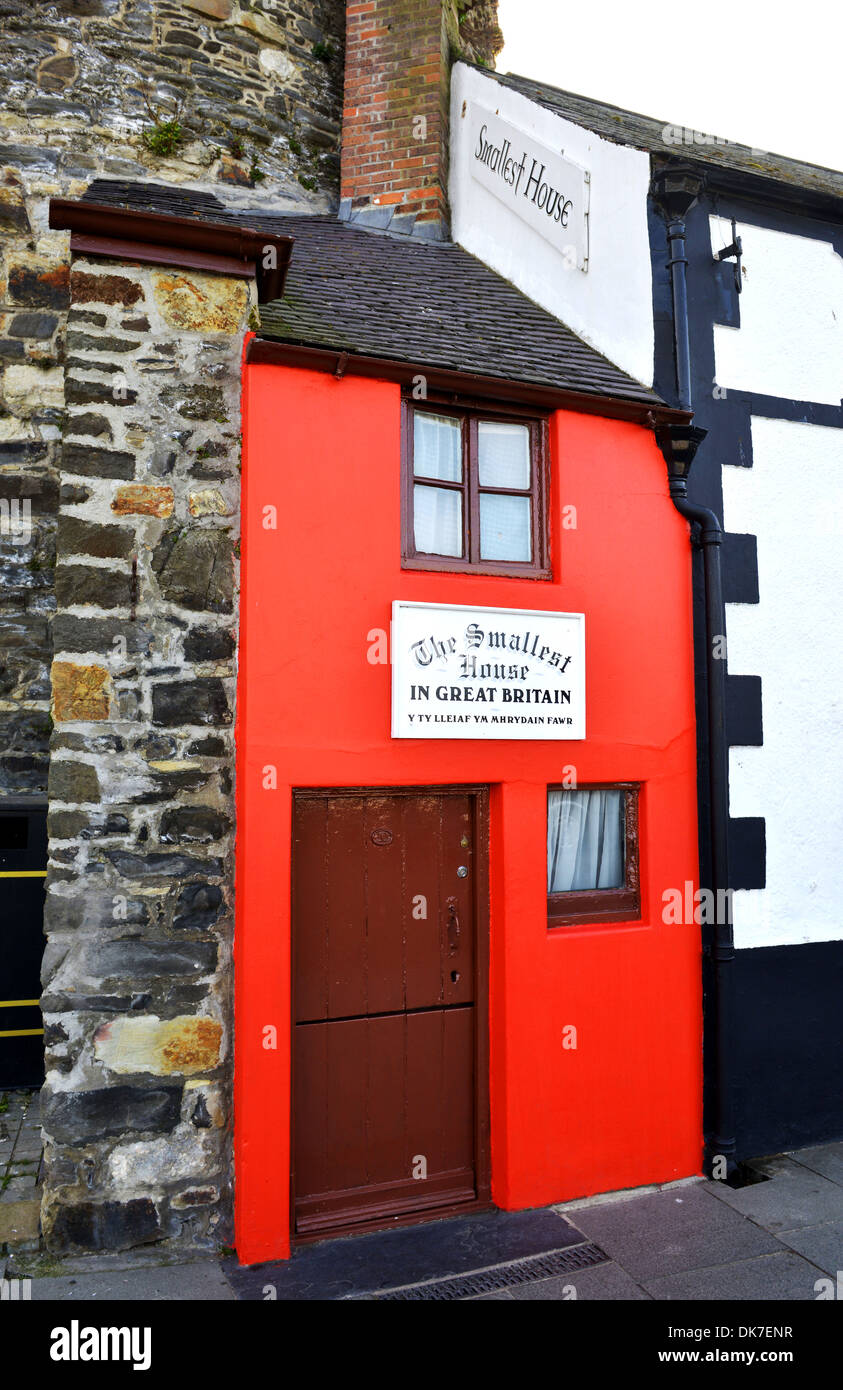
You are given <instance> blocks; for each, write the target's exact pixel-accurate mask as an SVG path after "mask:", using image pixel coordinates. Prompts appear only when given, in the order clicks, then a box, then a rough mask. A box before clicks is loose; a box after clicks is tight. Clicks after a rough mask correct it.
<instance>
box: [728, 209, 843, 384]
mask: <svg viewBox="0 0 843 1390" xmlns="http://www.w3.org/2000/svg"><path fill="white" fill-rule="evenodd" d="M710 225H711V245H712V250H713V251H717V250H719V249H720V248H721V247H723V246H728V245H729V243H730V242H731V240H732V226H731V222H727V221H725V219H723V218H719V217H712V218H711V219H710ZM737 231H738V235H739V236H740V238H741V240H742V242H743V264H744V266H745V268H746V275H745V276H744V277H743V292H742V294H741V298H740V320H741V325H740V328H727V327H725V326H724V325H722V324H715V325H714V349H715V354H716V358H717V383H718V385H719V386H725V387H727V388H728V387H730V386H731V387H732V389H733V390H735V391H754V392H757V393H758V394H761V395H765V396H784V397H786V398H787V399H789V400H796V401H817V402H820V403H822V404H825V405H840V401H841V397H843V258H841V257H840V256H838V255H837V253H836V252H835V250H834V248H833V247H832V246H831V244H830V243H829V242H827V241H817V240H815V239H813V238H811V237H800V236H792V235H791V234H790V233H788V232H774V231H770V230H768V229H767V228H766V227H754V226H751V225H749V224H748V223H742V224H738V228H737ZM731 264H734V262H731Z"/></svg>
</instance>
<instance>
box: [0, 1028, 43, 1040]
mask: <svg viewBox="0 0 843 1390" xmlns="http://www.w3.org/2000/svg"><path fill="white" fill-rule="evenodd" d="M43 1032H44V1029H43V1028H7V1029H5V1031H3V1032H0V1038H34V1037H35V1036H36V1034H42V1033H43Z"/></svg>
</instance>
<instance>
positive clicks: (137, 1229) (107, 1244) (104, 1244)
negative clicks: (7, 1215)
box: [48, 1197, 164, 1250]
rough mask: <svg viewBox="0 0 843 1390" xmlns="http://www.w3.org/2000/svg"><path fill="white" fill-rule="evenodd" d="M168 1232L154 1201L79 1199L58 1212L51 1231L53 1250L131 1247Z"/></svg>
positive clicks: (49, 1243) (49, 1236)
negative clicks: (164, 1228)
mask: <svg viewBox="0 0 843 1390" xmlns="http://www.w3.org/2000/svg"><path fill="white" fill-rule="evenodd" d="M163 1235H164V1231H163V1230H162V1228H161V1222H160V1218H159V1215H158V1211H157V1209H156V1207H155V1204H154V1202H152V1201H151V1200H150V1198H149V1197H138V1198H135V1200H134V1201H130V1202H79V1203H74V1204H72V1205H70V1204H68V1205H65V1206H62V1207H60V1208H59V1210H58V1211H57V1212H56V1215H55V1218H54V1220H53V1222H52V1225H51V1226H50V1228H49V1233H48V1248H49V1249H51V1250H127V1249H130V1248H131V1247H132V1246H135V1245H144V1244H147V1243H148V1242H149V1241H155V1240H160V1239H161V1237H162V1236H163Z"/></svg>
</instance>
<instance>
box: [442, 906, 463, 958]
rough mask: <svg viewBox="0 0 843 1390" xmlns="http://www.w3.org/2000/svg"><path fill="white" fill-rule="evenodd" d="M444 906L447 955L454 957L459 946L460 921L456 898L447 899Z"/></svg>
mask: <svg viewBox="0 0 843 1390" xmlns="http://www.w3.org/2000/svg"><path fill="white" fill-rule="evenodd" d="M445 906H446V907H447V909H448V953H449V955H452V956H455V955H456V954H457V951H458V950H459V945H460V919H459V917H458V915H457V900H456V898H448V899H447V900H446V903H445Z"/></svg>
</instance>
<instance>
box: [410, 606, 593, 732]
mask: <svg viewBox="0 0 843 1390" xmlns="http://www.w3.org/2000/svg"><path fill="white" fill-rule="evenodd" d="M392 737H393V738H509V739H514V738H521V739H560V738H585V617H584V615H583V614H582V613H548V612H545V611H544V610H539V611H534V610H532V609H523V608H473V607H471V608H469V607H463V606H461V605H457V604H438V603H404V602H395V603H393V605H392Z"/></svg>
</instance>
